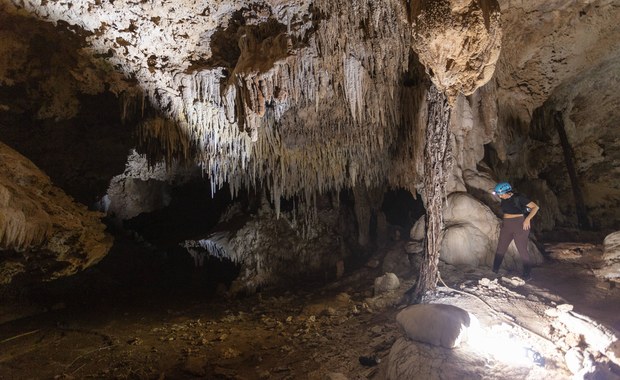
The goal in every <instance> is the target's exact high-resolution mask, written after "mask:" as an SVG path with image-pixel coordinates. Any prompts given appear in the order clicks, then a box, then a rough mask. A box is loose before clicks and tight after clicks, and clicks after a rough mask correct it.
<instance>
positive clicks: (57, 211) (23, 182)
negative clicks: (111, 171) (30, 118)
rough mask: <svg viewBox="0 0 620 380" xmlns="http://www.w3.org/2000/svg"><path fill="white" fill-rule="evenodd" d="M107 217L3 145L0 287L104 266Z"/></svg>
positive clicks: (0, 163) (109, 242) (0, 151)
mask: <svg viewBox="0 0 620 380" xmlns="http://www.w3.org/2000/svg"><path fill="white" fill-rule="evenodd" d="M101 217H102V214H100V213H98V212H93V211H89V210H88V209H87V208H86V206H84V205H81V204H78V203H76V202H74V201H73V199H72V198H70V197H69V196H68V195H66V194H65V193H64V192H63V191H62V190H60V189H59V188H57V187H55V186H54V185H53V184H52V183H51V181H50V179H49V177H47V176H46V175H45V174H44V173H43V172H41V170H39V168H37V167H36V166H35V165H34V164H33V163H32V162H31V161H29V160H28V159H26V158H25V157H24V156H22V155H21V154H19V153H17V152H16V151H14V150H13V149H11V148H10V147H8V146H7V145H5V144H3V143H0V258H1V260H0V285H1V284H8V283H10V282H12V281H13V279H14V278H15V277H16V276H17V275H20V274H28V276H29V278H30V279H38V280H51V279H55V278H58V277H62V276H67V275H71V274H74V273H76V272H78V271H80V270H83V269H85V268H87V267H89V266H91V265H93V264H95V263H97V262H99V260H101V259H102V258H103V257H104V256H105V255H106V254H107V253H108V251H109V249H110V247H111V246H112V238H111V236H110V235H108V234H107V233H106V232H105V229H106V227H105V225H104V224H103V223H101V220H100V218H101Z"/></svg>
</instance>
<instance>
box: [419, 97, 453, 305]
mask: <svg viewBox="0 0 620 380" xmlns="http://www.w3.org/2000/svg"><path fill="white" fill-rule="evenodd" d="M427 101H428V123H427V126H426V145H425V146H424V188H423V189H422V190H423V192H424V203H425V208H426V216H425V218H426V219H425V221H426V238H425V250H424V261H423V263H422V267H421V268H420V276H419V278H418V281H417V283H416V288H415V291H414V293H413V296H412V301H413V302H419V301H420V300H421V299H422V297H423V296H424V295H425V293H426V292H428V291H432V290H435V288H436V286H437V279H438V277H437V274H438V269H437V268H438V267H437V265H438V263H439V248H440V244H441V242H440V240H439V239H440V236H441V232H442V230H443V207H444V204H445V201H446V196H447V194H446V182H447V179H448V175H449V172H450V167H451V165H452V152H451V149H450V147H451V145H450V129H449V126H450V105H449V103H448V98H447V97H446V95H445V94H444V93H442V92H441V91H439V90H438V89H437V88H436V87H435V85H432V86H431V88H430V90H429V92H428V96H427Z"/></svg>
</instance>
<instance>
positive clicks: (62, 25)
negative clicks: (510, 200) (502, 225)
mask: <svg viewBox="0 0 620 380" xmlns="http://www.w3.org/2000/svg"><path fill="white" fill-rule="evenodd" d="M618 8H619V7H618V5H617V4H615V2H613V1H603V0H601V1H593V2H588V3H587V4H582V3H578V2H572V1H551V2H545V1H533V0H532V1H521V2H519V3H518V4H516V3H515V2H513V1H499V6H498V3H495V2H491V1H488V2H487V1H441V2H401V1H387V2H382V3H381V5H378V4H377V3H376V2H374V1H370V0H366V1H362V0H356V1H335V2H334V1H317V2H313V3H311V2H308V1H289V2H282V1H275V0H272V1H259V2H228V1H221V2H217V3H209V4H195V3H192V2H187V3H186V2H181V3H179V2H174V3H173V2H167V1H160V2H157V3H135V2H130V1H120V2H119V1H116V2H114V3H113V4H112V3H100V2H94V1H92V2H91V1H87V0H84V1H78V2H72V3H65V2H59V1H45V2H28V3H25V2H19V1H6V0H4V1H1V2H0V25H2V29H0V34H1V36H2V41H3V43H2V44H1V45H0V49H2V53H3V54H0V121H1V124H0V127H1V128H2V135H0V140H2V141H5V142H7V143H9V144H10V145H11V146H13V147H14V148H16V149H18V150H19V151H20V152H22V153H23V154H25V155H26V156H27V157H28V158H30V159H31V160H32V161H34V162H35V163H36V164H37V165H39V166H40V167H41V168H42V169H43V170H44V171H45V172H46V173H48V174H49V175H50V176H51V178H52V180H53V181H54V182H55V183H57V184H58V185H60V186H61V187H62V188H63V189H65V190H66V191H67V192H68V193H69V194H70V195H72V196H74V197H75V198H76V199H77V200H78V201H80V202H82V203H84V204H90V203H91V202H93V201H95V200H100V199H101V197H102V195H103V194H104V193H107V196H108V198H107V200H105V201H104V202H103V203H104V205H103V210H105V211H109V210H111V213H113V214H114V215H120V217H121V218H122V219H125V218H131V217H134V216H136V215H138V214H140V213H143V212H149V211H153V210H154V209H157V208H160V207H165V206H166V204H168V203H169V199H168V198H167V194H168V193H169V186H171V183H174V181H176V180H178V179H179V178H185V177H186V176H193V175H199V176H200V175H204V178H205V179H206V180H208V181H210V183H211V186H210V188H211V189H212V191H216V190H217V189H221V188H222V186H223V185H224V184H228V185H229V188H230V191H231V193H232V194H231V195H232V196H234V195H235V194H238V192H239V190H240V189H243V188H262V187H264V188H266V189H268V192H267V194H269V196H270V197H271V201H272V204H273V205H274V212H275V213H276V214H279V212H280V199H281V198H289V199H290V198H293V197H300V198H301V199H303V200H304V202H305V204H308V205H313V204H314V203H315V202H316V199H317V194H321V193H323V194H324V193H327V192H329V191H338V190H342V189H350V188H358V191H357V192H358V193H360V192H364V191H368V190H369V191H374V189H377V188H380V189H386V188H389V187H392V188H403V189H407V190H409V191H410V192H411V193H412V194H416V193H417V190H418V189H419V188H420V187H421V186H422V178H423V158H422V152H423V147H424V138H423V136H424V134H423V133H424V129H425V123H426V117H427V116H426V109H427V104H426V90H427V88H428V86H429V84H430V83H431V82H432V83H433V84H434V85H436V86H437V87H438V88H440V89H442V90H443V91H444V92H446V93H447V94H448V95H449V99H450V104H451V106H452V118H451V125H450V130H451V133H452V137H451V139H452V140H451V147H452V152H453V153H454V156H453V161H454V162H453V165H452V170H451V173H450V177H449V183H448V185H447V189H448V192H462V191H468V192H470V193H471V194H474V195H475V196H476V197H477V198H478V199H481V200H483V201H484V200H485V199H486V198H488V191H489V190H490V189H491V188H492V185H493V182H494V181H497V180H501V179H507V180H509V181H511V182H513V183H514V184H515V185H516V186H517V188H519V189H521V190H523V191H524V192H526V193H527V194H528V195H530V196H531V198H532V199H535V200H537V201H539V202H540V203H541V206H542V211H541V214H540V219H539V220H540V223H539V225H538V226H535V228H537V229H538V230H539V231H544V230H550V229H553V228H555V227H556V226H558V225H566V226H574V225H576V221H575V215H574V214H575V207H574V201H573V200H572V199H571V192H570V191H569V189H570V181H569V179H568V175H567V174H566V170H565V166H566V165H565V162H564V158H563V154H562V149H561V147H560V143H559V138H558V136H557V132H556V130H555V129H554V126H553V125H552V124H551V123H548V122H547V120H548V118H545V117H541V118H536V117H534V115H535V114H538V113H540V114H543V115H544V114H553V113H554V112H560V114H561V115H562V118H563V120H564V125H565V126H566V132H567V135H568V139H569V142H570V144H571V146H572V149H573V155H574V159H575V163H576V167H577V172H578V175H579V180H580V185H581V187H582V190H583V194H584V202H585V204H586V207H587V208H588V211H589V213H590V218H591V219H592V220H593V226H594V227H595V228H613V227H616V228H617V227H618V220H620V218H619V215H618V213H619V212H620V211H619V208H618V204H619V195H620V194H619V193H618V185H617V183H618V181H617V178H618V177H617V174H618V173H617V170H616V167H618V165H617V157H618V153H617V146H618V144H617V140H618V136H617V133H618V128H617V127H616V126H617V122H618V117H619V116H618V111H617V110H618V107H617V105H618V99H619V98H618V95H617V94H616V91H614V89H615V88H617V81H618V76H617V73H618V62H620V60H618V59H617V58H618V54H619V53H618V51H620V50H619V49H618V47H619V44H620V43H619V42H618V41H620V39H619V38H618V37H619V36H620V30H619V27H618V25H617V23H616V22H615V20H617V19H618V18H619V17H618V16H619V15H618V12H620V11H619V9H618ZM499 12H501V15H500V13H499ZM128 15H130V16H128ZM439 16H441V17H439ZM48 58H49V62H48ZM537 112H538V113H537ZM132 148H136V149H137V152H138V153H140V154H144V155H146V157H142V156H139V155H136V154H132V153H131V152H132V151H131V150H130V149H132ZM187 165H189V166H187ZM188 167H189V169H187V168H188ZM184 168H185V169H184ZM196 168H198V170H195V169H196ZM186 169H187V170H188V173H189V174H188V173H185V170H186ZM197 172H202V173H197ZM109 184H110V185H109ZM108 186H109V188H108ZM129 190H131V191H129ZM147 195H148V196H147ZM206 195H207V196H209V195H210V194H206ZM486 201H489V199H486ZM100 204H101V203H100ZM368 207H375V208H376V207H377V205H369V206H368ZM366 211H369V210H360V212H359V214H360V215H362V214H364V212H366ZM537 223H538V222H537ZM360 231H362V232H364V231H366V226H362V227H361V229H360ZM358 232H359V231H358ZM362 235H367V234H366V233H363V234H362ZM364 239H366V238H365V237H363V239H362V240H364Z"/></svg>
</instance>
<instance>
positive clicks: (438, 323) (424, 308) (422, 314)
mask: <svg viewBox="0 0 620 380" xmlns="http://www.w3.org/2000/svg"><path fill="white" fill-rule="evenodd" d="M396 322H397V323H398V325H399V326H400V327H401V328H402V329H403V330H404V331H405V333H406V334H407V337H409V339H412V340H415V341H418V342H422V343H428V344H431V345H434V346H441V347H444V348H454V347H458V346H459V345H460V344H461V343H462V342H465V341H466V340H467V334H468V330H469V329H470V328H476V327H477V326H478V321H477V319H476V317H474V316H473V315H471V314H469V313H468V312H467V311H465V310H463V309H461V308H459V307H456V306H452V305H444V304H421V305H412V306H409V307H407V308H406V309H404V310H402V311H401V312H400V313H398V314H397V315H396Z"/></svg>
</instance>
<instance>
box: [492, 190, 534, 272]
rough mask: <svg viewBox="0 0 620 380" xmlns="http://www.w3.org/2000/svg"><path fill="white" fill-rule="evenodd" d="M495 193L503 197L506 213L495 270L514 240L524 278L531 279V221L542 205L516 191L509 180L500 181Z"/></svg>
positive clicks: (503, 210) (500, 233)
mask: <svg viewBox="0 0 620 380" xmlns="http://www.w3.org/2000/svg"><path fill="white" fill-rule="evenodd" d="M493 194H496V195H497V196H499V198H500V199H501V209H502V213H503V214H504V218H503V220H502V228H501V230H500V232H499V239H498V241H497V250H496V251H495V260H494V261H493V272H495V273H497V271H498V270H499V267H500V266H501V265H502V261H503V260H504V255H505V254H506V250H507V249H508V246H509V245H510V242H511V241H512V240H514V241H515V245H516V246H517V250H518V251H519V255H520V256H521V260H522V262H523V279H524V280H529V279H530V278H531V275H530V271H531V265H530V256H529V253H528V250H527V243H528V239H529V235H530V222H531V221H532V218H533V217H534V215H536V213H537V212H538V210H540V207H538V205H537V204H536V203H534V202H532V201H530V200H529V199H528V198H527V197H525V196H524V195H521V194H517V193H514V192H513V191H512V186H510V184H509V183H508V182H501V183H498V184H497V186H495V191H494V192H493ZM528 211H529V213H528ZM526 214H527V215H526Z"/></svg>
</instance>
